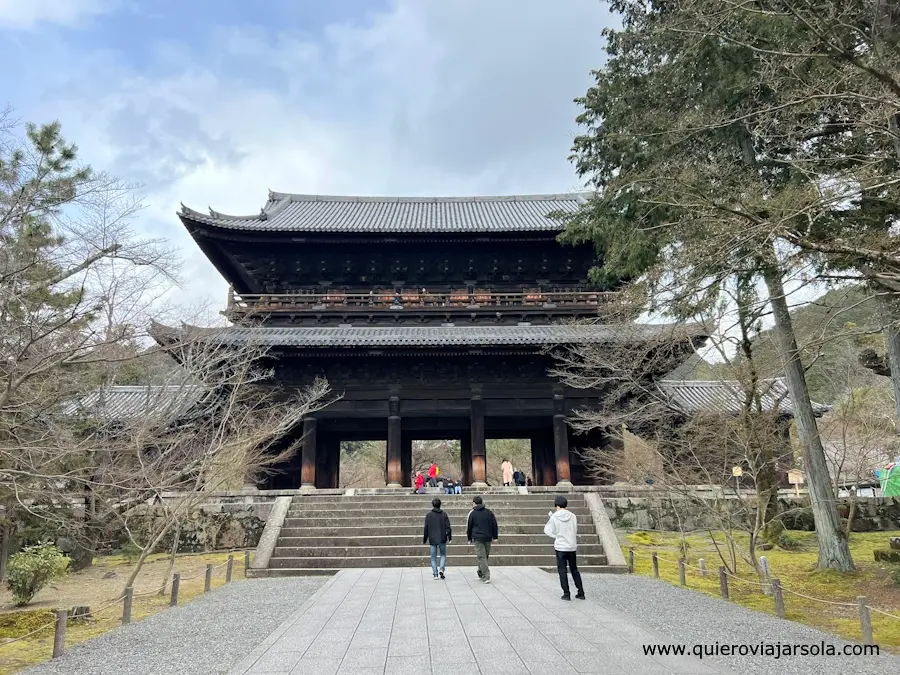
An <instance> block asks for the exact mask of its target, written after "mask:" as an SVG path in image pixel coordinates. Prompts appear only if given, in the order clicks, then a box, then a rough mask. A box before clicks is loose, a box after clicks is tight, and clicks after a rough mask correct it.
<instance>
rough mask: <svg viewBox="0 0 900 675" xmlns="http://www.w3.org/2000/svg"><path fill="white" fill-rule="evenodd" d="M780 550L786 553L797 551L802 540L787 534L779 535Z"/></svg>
mask: <svg viewBox="0 0 900 675" xmlns="http://www.w3.org/2000/svg"><path fill="white" fill-rule="evenodd" d="M778 548H783V549H784V550H785V551H796V550H797V549H798V548H800V540H799V539H796V538H794V537H792V536H791V535H790V534H789V533H787V532H782V533H781V534H780V535H778Z"/></svg>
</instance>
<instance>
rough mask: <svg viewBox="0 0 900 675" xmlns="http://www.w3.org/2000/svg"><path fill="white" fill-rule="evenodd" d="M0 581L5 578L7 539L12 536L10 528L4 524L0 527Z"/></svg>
mask: <svg viewBox="0 0 900 675" xmlns="http://www.w3.org/2000/svg"><path fill="white" fill-rule="evenodd" d="M0 537H2V538H0V581H2V580H3V579H6V564H7V563H8V562H9V540H10V538H11V537H12V528H10V527H9V526H5V527H3V528H2V529H0Z"/></svg>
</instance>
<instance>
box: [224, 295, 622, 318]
mask: <svg viewBox="0 0 900 675" xmlns="http://www.w3.org/2000/svg"><path fill="white" fill-rule="evenodd" d="M614 295H615V294H614V293H601V292H594V291H571V292H569V291H552V292H550V291H548V292H544V291H527V292H524V293H506V292H501V293H498V292H494V291H490V290H476V291H474V292H473V293H468V292H466V291H451V292H448V293H431V292H428V291H426V292H424V293H422V292H415V291H406V290H404V291H402V292H400V293H392V292H389V291H372V292H370V293H345V292H343V291H326V292H322V293H312V292H302V293H283V294H246V293H245V294H237V293H234V292H231V293H230V294H229V298H228V311H229V312H230V313H235V314H257V313H272V312H279V313H280V312H303V311H318V310H323V309H333V310H337V309H347V310H359V311H367V310H369V311H370V310H373V309H382V310H398V311H399V310H402V309H412V308H416V309H421V308H426V309H433V310H435V311H438V310H441V309H446V308H479V309H480V308H507V309H512V308H516V307H533V308H538V307H551V308H552V307H598V306H600V305H603V304H605V303H606V302H608V301H609V300H610V299H611V298H612V297H613V296H614Z"/></svg>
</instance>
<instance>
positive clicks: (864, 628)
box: [856, 595, 875, 645]
mask: <svg viewBox="0 0 900 675" xmlns="http://www.w3.org/2000/svg"><path fill="white" fill-rule="evenodd" d="M856 604H857V605H858V606H859V627H860V630H861V632H862V642H863V644H864V645H871V644H875V643H874V641H873V640H872V616H871V614H869V605H868V604H867V600H866V596H864V595H860V596H858V597H857V598H856Z"/></svg>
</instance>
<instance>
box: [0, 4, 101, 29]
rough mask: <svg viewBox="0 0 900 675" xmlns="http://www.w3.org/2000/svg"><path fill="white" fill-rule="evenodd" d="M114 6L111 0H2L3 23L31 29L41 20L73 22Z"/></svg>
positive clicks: (66, 23) (57, 22)
mask: <svg viewBox="0 0 900 675" xmlns="http://www.w3.org/2000/svg"><path fill="white" fill-rule="evenodd" d="M112 8H113V2H112V1H111V0H0V27H3V28H13V29H19V30H30V29H33V28H35V27H36V26H38V25H39V24H42V23H48V24H56V25H61V26H72V25H75V24H77V23H78V22H79V21H81V20H82V19H83V18H85V17H87V16H92V15H97V14H103V13H106V12H109V11H111V10H112Z"/></svg>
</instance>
